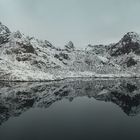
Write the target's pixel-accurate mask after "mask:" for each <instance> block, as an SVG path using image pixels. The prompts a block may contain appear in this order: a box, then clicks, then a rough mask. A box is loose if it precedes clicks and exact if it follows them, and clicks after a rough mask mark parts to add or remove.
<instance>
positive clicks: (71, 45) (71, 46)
mask: <svg viewBox="0 0 140 140" xmlns="http://www.w3.org/2000/svg"><path fill="white" fill-rule="evenodd" d="M65 49H66V50H67V51H73V50H74V49H75V46H74V44H73V42H72V41H69V42H68V43H67V44H66V45H65Z"/></svg>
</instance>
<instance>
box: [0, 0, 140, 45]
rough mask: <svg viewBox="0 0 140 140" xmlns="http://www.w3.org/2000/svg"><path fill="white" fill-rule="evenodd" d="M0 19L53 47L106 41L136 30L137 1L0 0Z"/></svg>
mask: <svg viewBox="0 0 140 140" xmlns="http://www.w3.org/2000/svg"><path fill="white" fill-rule="evenodd" d="M0 21H1V22H2V23H3V24H5V25H7V26H8V27H9V28H10V29H11V30H12V31H16V30H20V31H21V32H23V33H24V34H27V35H31V36H35V37H36V38H39V39H43V40H44V39H47V40H49V41H50V42H52V43H53V44H54V45H56V46H63V45H64V44H65V43H66V42H67V41H69V40H72V41H73V42H74V43H75V45H76V46H78V47H80V46H81V47H83V46H86V45H87V44H89V43H92V44H99V43H100V44H102V43H104V44H107V43H111V42H117V41H118V40H119V39H120V38H121V37H122V35H123V34H124V33H126V32H128V31H135V32H138V33H140V0H0Z"/></svg>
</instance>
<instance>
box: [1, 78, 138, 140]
mask: <svg viewBox="0 0 140 140" xmlns="http://www.w3.org/2000/svg"><path fill="white" fill-rule="evenodd" d="M139 130H140V80H139V79H82V80H81V79H77V80H74V79H73V80H69V81H66V80H65V81H58V82H47V83H0V139H1V140H47V139H48V140H88V139H92V140H94V139H95V140H124V139H127V140H130V139H131V140H132V139H133V140H137V139H138V140H139V139H140V133H139Z"/></svg>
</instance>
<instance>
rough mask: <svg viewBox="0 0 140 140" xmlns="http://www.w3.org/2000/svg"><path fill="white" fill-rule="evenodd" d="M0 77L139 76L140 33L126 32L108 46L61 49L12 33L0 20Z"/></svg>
mask: <svg viewBox="0 0 140 140" xmlns="http://www.w3.org/2000/svg"><path fill="white" fill-rule="evenodd" d="M0 65H1V67H0V80H8V81H44V80H56V79H64V78H67V77H91V76H93V77H126V76H129V77H136V76H138V77H139V76H140V75H139V73H140V69H139V68H140V36H139V35H138V34H137V33H134V32H129V33H127V34H126V35H124V37H123V38H122V39H121V40H120V41H119V42H118V43H114V44H110V45H88V46H87V47H86V48H85V50H77V49H76V47H75V46H74V44H73V42H71V41H70V42H68V44H66V45H65V47H64V49H60V48H57V47H55V46H53V45H52V44H51V43H50V42H49V41H47V40H45V41H41V40H38V39H35V38H34V37H29V36H25V35H24V34H22V33H20V31H17V32H11V31H10V30H9V29H8V28H7V27H6V26H5V25H3V24H2V23H0Z"/></svg>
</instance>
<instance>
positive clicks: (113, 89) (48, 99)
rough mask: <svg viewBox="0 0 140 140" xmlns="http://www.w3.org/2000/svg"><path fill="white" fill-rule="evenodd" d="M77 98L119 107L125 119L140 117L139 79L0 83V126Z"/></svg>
mask: <svg viewBox="0 0 140 140" xmlns="http://www.w3.org/2000/svg"><path fill="white" fill-rule="evenodd" d="M77 97H88V98H94V99H96V100H99V101H104V102H111V103H114V104H116V105H117V106H119V107H120V108H121V109H122V111H123V112H124V113H126V114H127V115H128V116H135V115H138V114H139V113H140V80H138V79H123V78H121V79H117V78H116V79H108V80H106V79H96V80H95V79H94V80H93V79H92V78H89V79H87V78H85V79H76V80H75V79H74V80H73V79H69V80H61V81H50V82H6V83H5V82H0V124H2V123H4V122H5V121H7V120H8V119H9V118H10V117H16V116H19V115H20V114H22V113H24V112H25V111H27V110H29V109H31V108H49V107H50V106H51V105H52V104H53V103H55V102H57V101H60V100H63V99H67V100H69V101H70V102H72V101H73V100H74V99H75V98H77Z"/></svg>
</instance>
